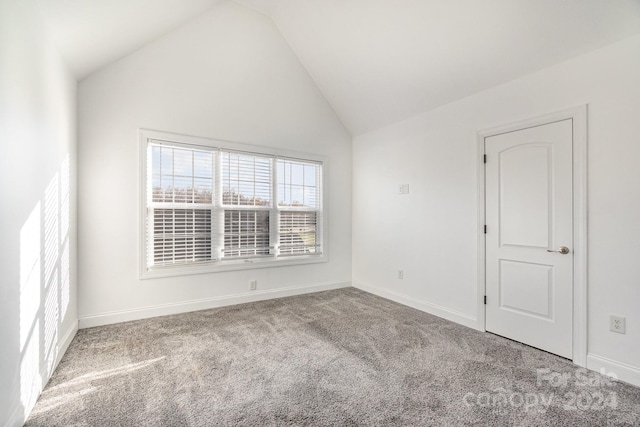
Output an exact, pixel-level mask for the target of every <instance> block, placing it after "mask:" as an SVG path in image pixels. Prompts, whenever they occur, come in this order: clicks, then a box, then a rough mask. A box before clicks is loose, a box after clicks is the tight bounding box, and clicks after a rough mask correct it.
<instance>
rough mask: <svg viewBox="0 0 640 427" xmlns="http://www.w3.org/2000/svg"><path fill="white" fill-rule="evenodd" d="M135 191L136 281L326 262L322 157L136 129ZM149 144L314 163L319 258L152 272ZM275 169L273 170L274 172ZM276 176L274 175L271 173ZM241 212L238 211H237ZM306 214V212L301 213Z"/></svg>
mask: <svg viewBox="0 0 640 427" xmlns="http://www.w3.org/2000/svg"><path fill="white" fill-rule="evenodd" d="M138 135H139V158H138V165H139V190H138V199H139V205H138V210H139V212H138V217H139V220H138V228H139V236H138V248H139V255H138V266H139V277H140V279H153V278H160V277H175V276H184V275H191V274H206V273H216V272H223V271H237V270H249V269H256V268H272V267H286V266H296V265H304V264H317V263H325V262H327V261H328V260H329V250H328V249H329V233H328V230H329V218H328V217H329V215H328V214H327V212H329V206H328V200H329V191H328V188H329V187H328V178H327V177H328V161H327V158H326V157H325V156H320V155H317V154H310V153H301V152H296V151H292V150H283V149H275V148H272V147H263V146H257V145H250V144H242V143H237V142H231V141H224V140H219V139H211V138H202V137H195V136H189V135H180V134H175V133H169V132H161V131H155V130H149V129H139V130H138ZM149 140H154V141H166V142H168V143H171V144H175V145H180V144H183V145H188V146H194V145H195V146H202V147H206V148H209V149H218V150H234V151H242V152H246V153H250V154H258V155H260V154H262V155H269V156H275V157H279V158H290V159H295V160H309V161H314V162H319V163H321V164H322V181H321V186H322V187H321V201H322V202H321V205H320V209H319V210H318V212H319V215H320V216H321V218H322V219H321V221H320V224H319V228H320V230H319V235H320V238H321V244H322V254H319V255H296V256H292V257H277V256H268V257H256V258H251V259H247V258H240V259H233V260H224V261H221V260H218V261H212V262H208V263H204V264H203V263H195V264H191V265H184V266H167V267H156V268H153V269H149V268H147V254H148V248H147V230H146V219H147V200H146V198H147V185H148V182H147V161H148V158H147V144H148V142H149ZM276 169H277V168H276ZM274 173H276V174H277V172H274ZM275 179H276V176H274V185H273V189H274V190H273V192H274V195H276V194H277V184H276V181H275ZM241 209H242V208H241ZM280 210H298V209H295V208H292V209H289V208H286V209H280ZM303 210H306V209H303ZM277 213H278V208H277V197H274V198H273V203H272V208H271V215H274V217H273V218H272V219H271V220H270V224H271V225H270V226H271V227H273V226H274V224H275V227H277V221H279V217H278V215H277ZM272 244H273V245H274V246H277V244H278V240H276V241H275V242H272Z"/></svg>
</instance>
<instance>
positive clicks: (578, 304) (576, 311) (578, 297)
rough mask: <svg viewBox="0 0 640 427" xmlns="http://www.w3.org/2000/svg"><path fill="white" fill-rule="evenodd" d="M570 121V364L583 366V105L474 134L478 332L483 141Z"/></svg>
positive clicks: (481, 320)
mask: <svg viewBox="0 0 640 427" xmlns="http://www.w3.org/2000/svg"><path fill="white" fill-rule="evenodd" d="M567 119H571V120H572V123H573V250H572V252H573V363H575V364H576V365H578V366H583V367H586V366H587V105H586V104H585V105H581V106H578V107H574V108H570V109H567V110H563V111H558V112H555V113H551V114H546V115H544V116H539V117H535V118H532V119H527V120H522V121H518V122H515V123H510V124H507V125H504V126H498V127H493V128H489V129H483V130H481V131H479V132H478V145H477V148H478V163H477V164H478V310H477V313H478V317H477V318H478V329H479V330H481V331H486V329H485V327H486V325H485V305H484V296H485V295H486V294H485V292H486V280H485V277H486V276H485V263H486V254H485V234H484V226H485V224H486V222H485V167H484V141H485V138H487V137H490V136H495V135H499V134H502V133H506V132H512V131H516V130H520V129H525V128H529V127H534V126H540V125H545V124H549V123H554V122H558V121H561V120H567Z"/></svg>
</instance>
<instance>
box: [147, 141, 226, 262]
mask: <svg viewBox="0 0 640 427" xmlns="http://www.w3.org/2000/svg"><path fill="white" fill-rule="evenodd" d="M149 151H150V154H151V168H150V171H151V187H150V188H149V194H148V195H147V198H148V200H149V205H148V219H147V220H148V224H147V227H148V228H149V231H148V234H147V239H148V241H147V244H148V246H149V247H150V248H151V251H150V253H149V254H148V255H149V256H148V258H149V259H148V263H149V264H150V265H155V266H166V265H172V264H185V263H197V262H209V261H211V259H212V251H211V243H212V227H211V224H212V206H213V191H214V187H213V170H214V167H213V162H214V152H212V151H204V150H195V149H187V148H178V147H174V146H166V145H164V144H162V143H153V144H150V145H149Z"/></svg>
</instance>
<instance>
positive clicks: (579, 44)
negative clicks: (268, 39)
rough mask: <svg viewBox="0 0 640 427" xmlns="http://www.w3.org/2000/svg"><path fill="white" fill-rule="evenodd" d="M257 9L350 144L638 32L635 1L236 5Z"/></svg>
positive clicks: (331, 0) (362, 0)
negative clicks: (352, 139) (269, 19)
mask: <svg viewBox="0 0 640 427" xmlns="http://www.w3.org/2000/svg"><path fill="white" fill-rule="evenodd" d="M238 1H241V3H242V4H245V5H252V6H254V7H256V8H258V9H260V8H264V9H263V10H264V12H265V13H271V14H272V17H273V19H274V21H275V23H276V24H277V26H278V28H279V29H280V31H282V33H283V34H284V36H285V38H286V39H287V40H288V42H289V44H290V45H291V47H292V49H293V50H294V52H295V53H296V54H297V55H298V56H299V57H300V59H301V61H302V63H303V64H305V66H306V67H307V69H308V71H309V73H310V74H311V75H312V77H313V78H314V80H315V81H316V82H317V84H318V85H319V87H320V89H321V90H322V92H323V93H324V95H325V97H326V98H327V99H328V101H329V102H330V103H331V105H333V107H334V109H335V110H336V111H337V113H338V115H339V116H340V117H341V119H342V121H343V122H344V123H345V125H346V126H347V128H348V129H349V130H350V131H351V133H352V134H353V135H354V136H357V135H360V134H363V133H366V132H368V131H371V130H374V129H377V128H380V127H383V126H385V125H388V124H391V123H394V122H397V121H399V120H402V119H405V118H407V117H410V116H412V115H414V114H417V113H420V112H422V111H427V110H430V109H433V108H435V107H438V106H440V105H444V104H447V103H449V102H452V101H455V100H458V99H462V98H464V97H466V96H469V95H471V94H473V93H477V92H480V91H482V90H484V89H487V88H490V87H493V86H496V85H498V84H500V83H504V82H505V81H509V80H512V79H514V78H517V77H520V76H523V75H526V74H529V73H532V72H535V71H538V70H540V69H543V68H546V67H548V66H551V65H553V64H556V63H559V62H562V61H564V60H567V59H569V58H572V57H575V56H578V55H580V54H583V53H586V52H588V51H591V50H594V49H596V48H599V47H602V46H604V45H606V44H610V43H613V42H615V41H617V40H621V39H623V38H626V37H629V36H631V35H633V34H636V33H638V32H640V2H638V1H637V0H621V1H616V2H611V1H609V0H567V1H561V2H558V1H556V0H535V1H530V0H525V1H513V0H483V1H477V0H452V1H446V2H443V1H424V0H396V1H387V0H349V1H345V0H325V1H321V2H320V1H309V0H306V1H305V0H303V1H300V0H280V1H265V0H238Z"/></svg>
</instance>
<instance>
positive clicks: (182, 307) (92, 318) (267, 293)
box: [79, 282, 351, 329]
mask: <svg viewBox="0 0 640 427" xmlns="http://www.w3.org/2000/svg"><path fill="white" fill-rule="evenodd" d="M349 286H351V282H331V283H315V284H310V285H302V286H290V287H286V288H277V289H267V290H263V291H251V292H245V293H242V294H236V295H225V296H220V297H213V298H204V299H199V300H192V301H182V302H177V303H171V304H162V305H155V306H148V307H141V308H136V309H132V310H122V311H112V312H109V313H100V314H94V315H88V316H80V319H79V326H80V329H85V328H93V327H94V326H103V325H111V324H113V323H122V322H129V321H132V320H140V319H148V318H150V317H157V316H167V315H171V314H180V313H187V312H190V311H199V310H207V309H210V308H217V307H224V306H227V305H236V304H244V303H247V302H255V301H263V300H268V299H273V298H282V297H289V296H294V295H302V294H308V293H312V292H320V291H328V290H332V289H339V288H347V287H349Z"/></svg>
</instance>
